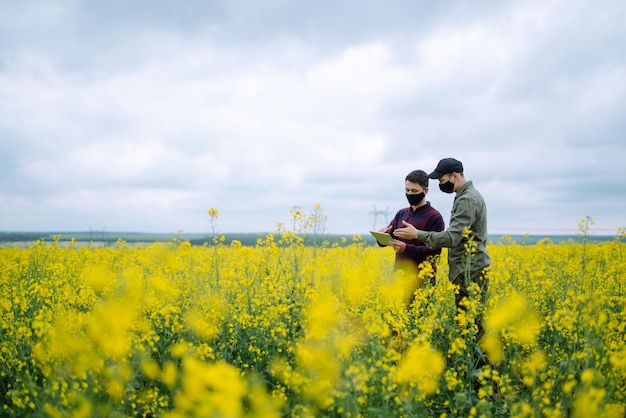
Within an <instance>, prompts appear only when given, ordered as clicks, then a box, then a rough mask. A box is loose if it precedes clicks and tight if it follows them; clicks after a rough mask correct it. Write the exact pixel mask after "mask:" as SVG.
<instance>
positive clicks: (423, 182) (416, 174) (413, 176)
mask: <svg viewBox="0 0 626 418" xmlns="http://www.w3.org/2000/svg"><path fill="white" fill-rule="evenodd" d="M404 180H406V181H410V182H411V183H417V184H419V185H420V186H422V187H424V188H425V187H428V174H427V173H426V172H425V171H424V170H413V171H411V172H410V173H409V174H407V175H406V178H405V179H404Z"/></svg>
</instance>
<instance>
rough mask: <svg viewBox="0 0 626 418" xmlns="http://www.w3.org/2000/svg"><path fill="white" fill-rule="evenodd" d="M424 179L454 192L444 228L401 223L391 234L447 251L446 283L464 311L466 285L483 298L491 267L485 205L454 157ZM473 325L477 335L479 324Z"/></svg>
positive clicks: (458, 306) (449, 191) (443, 189)
mask: <svg viewBox="0 0 626 418" xmlns="http://www.w3.org/2000/svg"><path fill="white" fill-rule="evenodd" d="M428 177H430V178H431V179H438V180H439V189H441V191H442V192H445V193H456V197H455V198H454V203H453V205H452V214H451V216H450V224H449V227H448V229H446V230H445V231H442V232H434V231H422V230H418V229H417V228H415V227H414V226H413V225H411V224H408V223H404V225H405V227H404V228H399V229H396V230H395V231H394V232H393V233H394V235H395V236H397V237H400V238H403V239H417V240H419V241H421V242H423V243H424V244H426V246H428V247H429V248H442V247H447V248H448V265H449V268H450V271H449V277H450V281H451V282H452V283H454V284H455V285H457V286H459V294H458V295H456V305H457V308H461V309H464V306H463V305H462V304H460V302H461V300H462V299H463V298H464V297H467V296H468V286H469V284H470V283H472V282H474V283H476V284H478V286H479V288H480V290H481V294H482V296H483V299H484V296H485V292H486V291H487V288H488V286H489V282H488V280H487V278H486V272H487V268H488V267H489V265H490V264H491V259H490V258H489V255H488V254H487V249H486V244H487V206H486V205H485V200H484V199H483V197H482V195H481V194H480V193H479V192H478V190H476V189H475V188H474V184H473V183H472V181H471V180H466V179H465V176H464V175H463V164H461V162H460V161H458V160H455V159H454V158H444V159H443V160H441V161H439V164H437V168H435V170H434V171H433V172H432V173H430V174H429V175H428ZM468 230H469V233H468V232H467V231H468ZM466 244H467V245H468V246H470V247H471V248H470V249H469V251H471V253H473V254H472V256H471V257H468V256H467V249H466ZM468 261H469V264H468ZM477 325H478V329H479V334H480V333H482V327H481V324H480V322H479V323H478V324H477Z"/></svg>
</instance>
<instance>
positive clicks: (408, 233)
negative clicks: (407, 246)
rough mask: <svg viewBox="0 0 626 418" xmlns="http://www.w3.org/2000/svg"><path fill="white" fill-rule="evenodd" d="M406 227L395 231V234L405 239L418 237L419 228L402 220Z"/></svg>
mask: <svg viewBox="0 0 626 418" xmlns="http://www.w3.org/2000/svg"><path fill="white" fill-rule="evenodd" d="M402 224H403V225H404V228H398V229H396V230H395V231H393V235H394V236H396V237H398V238H403V239H417V228H415V227H414V226H413V225H411V224H410V223H408V222H406V221H402Z"/></svg>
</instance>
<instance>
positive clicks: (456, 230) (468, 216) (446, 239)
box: [417, 198, 476, 248]
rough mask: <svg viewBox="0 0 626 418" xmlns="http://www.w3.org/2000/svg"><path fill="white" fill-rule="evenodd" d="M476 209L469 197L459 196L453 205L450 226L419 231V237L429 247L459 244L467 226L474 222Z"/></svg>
mask: <svg viewBox="0 0 626 418" xmlns="http://www.w3.org/2000/svg"><path fill="white" fill-rule="evenodd" d="M475 217H476V216H475V210H474V207H473V205H472V204H471V203H470V201H469V199H466V198H459V199H458V200H457V201H456V202H455V203H454V205H453V210H452V216H451V217H450V226H449V227H448V229H446V230H445V231H441V232H435V231H419V232H418V233H417V239H418V240H420V241H422V242H423V243H424V244H426V246H428V247H429V248H442V247H446V248H450V247H456V246H457V245H459V243H460V242H461V240H462V239H463V232H464V230H465V227H468V226H470V225H472V224H473V223H474V218H475Z"/></svg>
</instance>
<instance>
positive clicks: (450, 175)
mask: <svg viewBox="0 0 626 418" xmlns="http://www.w3.org/2000/svg"><path fill="white" fill-rule="evenodd" d="M450 180H452V182H453V183H454V173H448V174H444V175H443V176H441V177H439V184H444V183H447V182H448V181H450Z"/></svg>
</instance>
